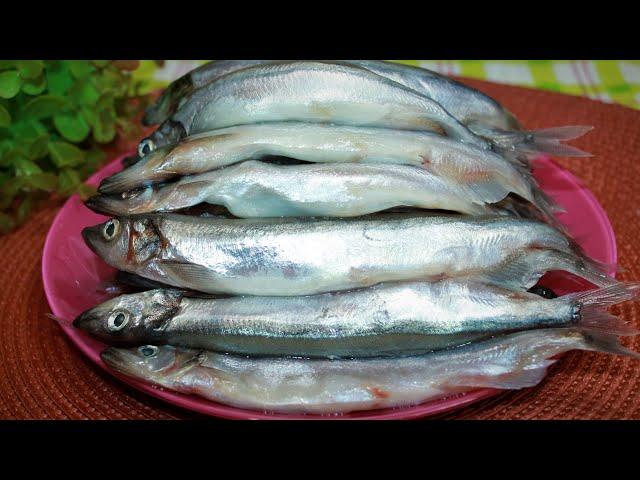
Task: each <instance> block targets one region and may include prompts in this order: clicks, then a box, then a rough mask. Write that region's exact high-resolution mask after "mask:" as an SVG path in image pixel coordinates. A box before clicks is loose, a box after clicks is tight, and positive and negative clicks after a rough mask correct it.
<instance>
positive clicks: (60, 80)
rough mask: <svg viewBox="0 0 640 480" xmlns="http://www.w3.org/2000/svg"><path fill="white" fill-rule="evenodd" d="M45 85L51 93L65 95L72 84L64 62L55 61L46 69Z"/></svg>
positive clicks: (71, 78)
mask: <svg viewBox="0 0 640 480" xmlns="http://www.w3.org/2000/svg"><path fill="white" fill-rule="evenodd" d="M45 76H46V77H47V86H48V87H49V93H50V94H51V95H57V96H63V95H66V94H67V92H68V91H69V89H70V88H71V87H72V86H73V77H72V76H71V73H70V72H69V70H68V69H67V68H66V67H65V65H64V63H62V62H57V63H55V64H54V65H52V66H51V67H49V68H47V69H46V74H45Z"/></svg>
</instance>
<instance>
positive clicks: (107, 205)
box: [84, 195, 122, 215]
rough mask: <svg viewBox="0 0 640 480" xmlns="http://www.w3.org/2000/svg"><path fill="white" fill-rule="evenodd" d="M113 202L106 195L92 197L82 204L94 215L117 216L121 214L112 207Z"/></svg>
mask: <svg viewBox="0 0 640 480" xmlns="http://www.w3.org/2000/svg"><path fill="white" fill-rule="evenodd" d="M114 203H115V201H114V199H113V198H110V197H108V196H106V195H94V196H93V197H90V198H89V199H87V200H86V201H85V202H84V204H85V206H86V207H87V208H89V209H90V210H93V211H94V212H96V213H101V214H104V215H119V214H121V213H122V211H121V210H120V209H118V208H117V207H116V206H115V205H114Z"/></svg>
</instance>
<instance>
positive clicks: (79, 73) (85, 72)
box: [69, 60, 96, 78]
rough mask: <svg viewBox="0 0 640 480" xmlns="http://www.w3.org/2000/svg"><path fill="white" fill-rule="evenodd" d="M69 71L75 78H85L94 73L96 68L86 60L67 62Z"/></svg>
mask: <svg viewBox="0 0 640 480" xmlns="http://www.w3.org/2000/svg"><path fill="white" fill-rule="evenodd" d="M69 70H70V71H71V75H73V76H74V77H75V78H85V77H87V76H89V75H90V74H91V73H92V72H94V71H95V70H96V68H95V67H94V66H93V65H91V63H89V62H88V61H87V60H71V61H70V62H69Z"/></svg>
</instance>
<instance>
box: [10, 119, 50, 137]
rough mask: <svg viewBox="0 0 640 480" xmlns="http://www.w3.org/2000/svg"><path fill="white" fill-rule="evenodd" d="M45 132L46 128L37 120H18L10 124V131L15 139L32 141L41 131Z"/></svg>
mask: <svg viewBox="0 0 640 480" xmlns="http://www.w3.org/2000/svg"><path fill="white" fill-rule="evenodd" d="M46 132H47V128H46V127H45V126H44V125H42V124H41V123H40V121H38V120H32V121H25V120H22V121H19V122H14V123H13V124H12V125H11V133H12V134H13V137H14V138H15V139H16V140H19V141H27V142H29V141H33V140H35V139H36V138H38V137H39V136H40V135H42V134H43V133H46Z"/></svg>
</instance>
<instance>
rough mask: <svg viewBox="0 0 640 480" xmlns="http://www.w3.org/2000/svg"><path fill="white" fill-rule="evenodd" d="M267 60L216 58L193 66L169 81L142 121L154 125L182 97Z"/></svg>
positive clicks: (174, 106)
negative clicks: (213, 60) (229, 74)
mask: <svg viewBox="0 0 640 480" xmlns="http://www.w3.org/2000/svg"><path fill="white" fill-rule="evenodd" d="M265 62H268V60H216V61H215V62H209V63H205V64H204V65H201V66H199V67H198V68H194V69H193V70H191V71H190V72H188V73H187V74H185V75H183V76H181V77H180V78H178V79H177V80H175V81H173V82H171V85H169V86H168V87H167V89H166V90H165V91H164V92H162V95H160V97H158V99H157V100H156V102H155V103H154V104H153V105H151V106H150V107H149V108H147V110H146V112H145V115H144V118H143V119H142V123H143V124H144V125H155V124H158V123H162V122H164V121H165V120H166V119H167V118H169V117H170V116H171V115H173V113H174V112H175V111H176V110H177V109H178V108H179V107H180V105H181V104H182V103H183V102H184V98H185V97H187V96H189V95H190V94H191V93H192V92H193V91H195V90H197V89H199V88H202V87H204V86H205V85H207V84H208V83H211V82H212V81H214V80H216V79H218V78H220V77H222V76H224V75H226V74H228V73H231V72H235V71H236V70H241V69H243V68H247V67H252V66H254V65H260V64H262V63H265Z"/></svg>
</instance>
